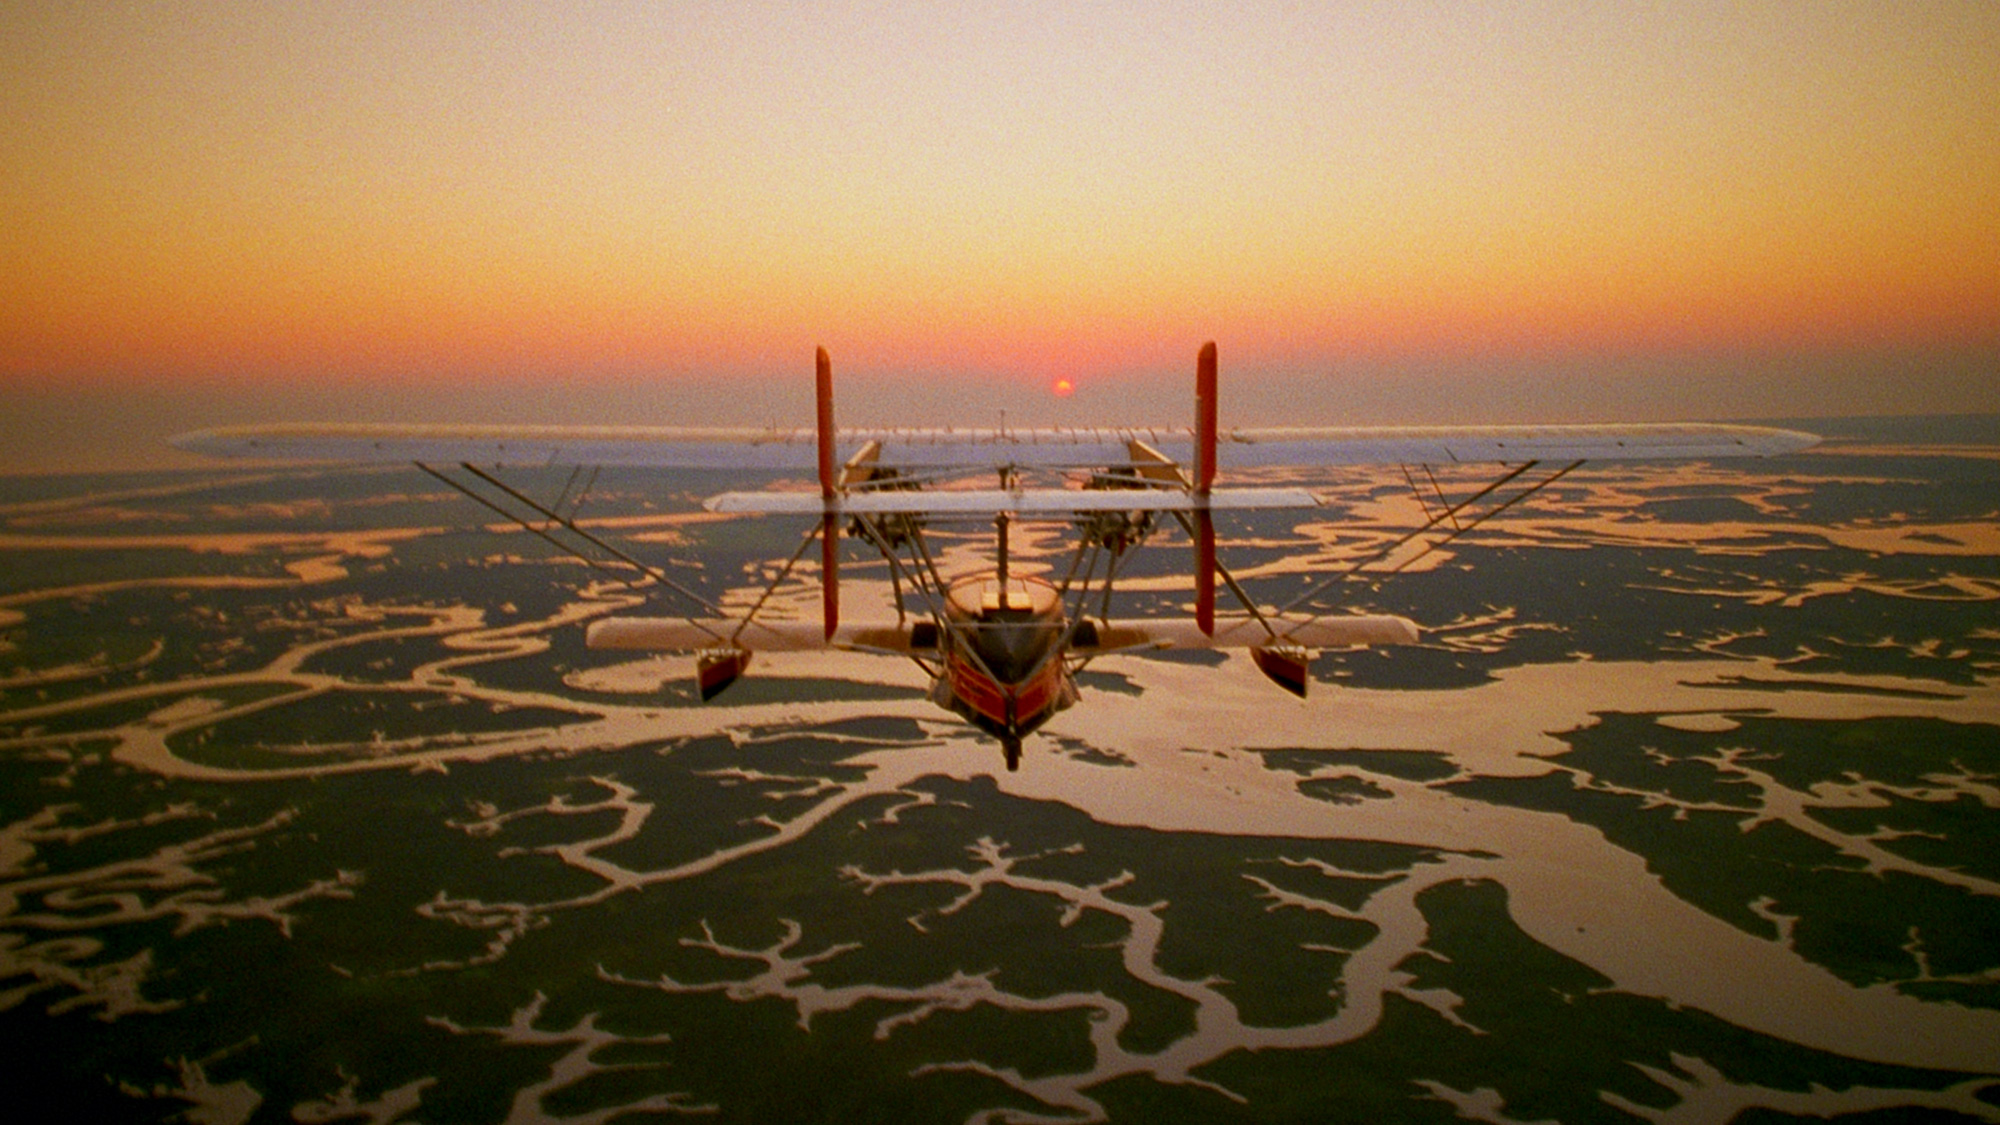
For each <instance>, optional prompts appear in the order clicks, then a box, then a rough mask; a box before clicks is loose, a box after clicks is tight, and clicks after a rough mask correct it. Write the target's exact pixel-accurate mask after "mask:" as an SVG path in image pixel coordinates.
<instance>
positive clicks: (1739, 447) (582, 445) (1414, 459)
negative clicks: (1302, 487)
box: [171, 423, 1819, 471]
mask: <svg viewBox="0 0 2000 1125" xmlns="http://www.w3.org/2000/svg"><path fill="white" fill-rule="evenodd" d="M171 441H172V444H173V445H175V446H177V447H178V448H181V449H185V450H188V451H190V452H194V453H203V454H208V455H210V456H217V457H249V458H256V459H259V460H271V461H374V462H382V461H405V462H407V461H425V462H435V463H457V462H469V463H472V464H480V465H637V466H651V467H655V468H673V469H775V470H796V471H810V470H812V469H813V468H814V467H815V465H816V459H817V456H818V453H817V444H816V441H817V439H816V436H815V434H814V431H812V430H809V429H778V428H764V429H760V428H755V427H741V428H719V427H693V426H429V425H337V424H322V425H281V426H239V427H230V428H224V429H214V430H200V431H197V432H195V433H189V434H182V435H180V436H179V437H176V438H173V439H171ZM1818 441H1819V439H1818V438H1817V437H1815V436H1814V435H1812V434H1806V433H1800V432H1798V431H1795V430H1780V429H1772V428H1768V427H1763V426H1734V425H1722V424H1716V423H1672V424H1662V425H1590V426H1377V427H1294V428H1281V429H1236V430H1223V431H1221V433H1220V434H1219V435H1218V449H1217V460H1218V462H1219V464H1220V465H1221V466H1222V467H1223V468H1266V467H1280V466H1314V465H1397V464H1401V465H1413V464H1451V463H1457V462H1521V461H1536V460H1562V461H1576V460H1597V459H1610V460H1619V461H1625V460H1635V459H1651V458H1709V457H1746V456H1770V455H1773V454H1779V453H1793V452H1797V451H1798V450H1801V449H1806V448H1808V447H1810V446H1812V445H1815V444H1817V443H1818ZM869 442H879V443H880V446H881V451H880V454H879V457H878V459H877V463H879V464H882V465H894V466H899V467H909V468H938V469H973V468H986V467H994V468H997V467H1000V466H1008V465H1011V466H1019V467H1098V466H1106V465H1123V464H1127V463H1129V462H1131V461H1133V460H1134V455H1133V452H1132V449H1133V443H1135V442H1139V443H1144V444H1145V445H1147V446H1150V447H1151V448H1153V449H1157V450H1158V451H1159V452H1160V453H1162V454H1164V455H1166V456H1167V457H1169V458H1171V459H1172V460H1174V461H1177V462H1180V463H1181V464H1188V463H1191V461H1192V458H1193V453H1194V435H1193V433H1192V432H1191V431H1190V430H1188V429H1185V428H1180V429H1176V428H1171V427H1159V428H1130V429H1110V428H1103V429H1097V428H1079V429H1041V430H1011V429H1010V430H977V429H973V430H961V429H848V430H841V431H840V432H839V435H838V437H837V440H836V446H837V447H838V456H839V457H840V458H841V459H842V460H845V459H846V458H847V457H848V456H850V455H852V454H853V453H854V452H856V451H857V450H859V449H860V448H862V447H863V446H864V445H866V444H867V443H869Z"/></svg>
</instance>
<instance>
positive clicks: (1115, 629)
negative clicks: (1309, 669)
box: [1076, 614, 1419, 656]
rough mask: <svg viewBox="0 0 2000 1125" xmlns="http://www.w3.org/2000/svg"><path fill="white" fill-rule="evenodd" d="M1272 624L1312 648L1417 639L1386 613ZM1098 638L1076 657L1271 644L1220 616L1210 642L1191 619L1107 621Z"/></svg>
mask: <svg viewBox="0 0 2000 1125" xmlns="http://www.w3.org/2000/svg"><path fill="white" fill-rule="evenodd" d="M1271 625H1272V628H1274V629H1276V630H1277V631H1278V637H1279V640H1280V641H1281V642H1282V643H1284V644H1287V645H1295V646H1298V647H1302V648H1310V649H1326V648H1353V647H1355V646H1357V645H1413V644H1416V643H1417V640H1418V637H1419V633H1418V630H1417V625H1416V623H1415V622H1414V621H1411V620H1410V619H1409V618H1407V617H1396V616H1392V615H1389V614H1371V615H1366V616H1362V615H1352V616H1342V617H1320V618H1315V619H1313V620H1310V621H1288V620H1286V619H1284V618H1274V619H1272V621H1271ZM1096 633H1097V643H1096V645H1094V646H1092V647H1090V648H1084V647H1082V646H1078V648H1077V650H1076V651H1077V653H1078V654H1079V655H1085V656H1088V655H1091V654H1093V653H1105V652H1119V651H1125V650H1140V649H1166V648H1191V649H1208V648H1254V647H1259V646H1264V645H1268V644H1270V643H1271V635H1270V634H1269V633H1267V632H1265V631H1264V627H1263V626H1261V625H1259V624H1257V622H1256V621H1255V620H1253V619H1251V618H1249V617H1244V616H1227V617H1225V616H1221V615H1218V616H1217V617H1216V619H1215V635H1214V636H1213V637H1210V636H1207V635H1205V634H1203V633H1202V631H1201V626H1200V625H1199V624H1198V623H1197V622H1196V621H1195V620H1194V619H1193V618H1191V617H1187V618H1158V619H1149V618H1134V619H1126V620H1117V621H1109V622H1104V623H1101V624H1099V625H1098V626H1097V629H1096Z"/></svg>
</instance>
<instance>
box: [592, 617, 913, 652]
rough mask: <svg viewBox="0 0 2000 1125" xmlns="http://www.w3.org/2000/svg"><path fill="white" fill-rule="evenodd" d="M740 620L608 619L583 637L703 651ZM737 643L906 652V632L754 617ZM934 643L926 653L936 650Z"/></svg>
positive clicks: (764, 648) (763, 648) (891, 626)
mask: <svg viewBox="0 0 2000 1125" xmlns="http://www.w3.org/2000/svg"><path fill="white" fill-rule="evenodd" d="M741 624H742V623H741V622H739V621H724V620H708V621H690V620H688V619H687V618H684V617H607V618H605V619H603V620H602V621H594V622H592V623H591V625H590V628H589V630H588V631H587V632H586V633H585V634H584V641H585V643H586V644H588V645H589V646H590V647H591V648H596V649H635V650H640V651H645V652H702V651H705V650H709V649H716V648H724V647H730V643H731V642H728V641H726V640H724V638H727V637H729V635H730V634H731V633H732V632H733V631H735V629H736V628H737V626H739V625H741ZM733 643H734V644H735V645H740V646H742V647H743V648H747V649H750V650H752V651H754V652H814V651H818V650H820V649H826V648H841V649H853V650H856V651H861V652H883V653H893V654H898V655H901V654H907V653H909V652H911V651H913V650H912V646H911V644H910V630H909V628H908V627H907V626H898V625H896V624H895V623H893V622H879V623H874V624H870V623H866V622H864V623H861V624H842V625H840V626H839V627H838V628H837V629H835V630H834V633H833V637H832V639H830V640H829V639H828V638H827V636H826V631H825V627H824V626H823V625H822V624H821V623H820V622H818V621H769V622H766V621H753V622H751V623H750V624H749V625H747V626H744V627H743V632H742V635H740V636H738V637H736V638H735V640H734V642H733ZM935 650H936V646H935V645H933V646H932V647H931V650H930V651H935Z"/></svg>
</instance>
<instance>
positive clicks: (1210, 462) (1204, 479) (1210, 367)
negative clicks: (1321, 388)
mask: <svg viewBox="0 0 2000 1125" xmlns="http://www.w3.org/2000/svg"><path fill="white" fill-rule="evenodd" d="M1215 443H1216V436H1215V341H1213V340H1210V341H1209V342H1208V343H1206V344H1203V345H1202V346H1201V354H1200V355H1199V356H1198V357H1197V358H1196V359H1195V367H1194V494H1195V495H1196V496H1201V497H1206V496H1207V495H1208V493H1209V489H1210V488H1211V487H1212V486H1213V485H1214V484H1215ZM1194 622H1195V625H1196V626H1197V627H1199V628H1200V629H1201V631H1202V633H1203V634H1204V635H1206V636H1211V637H1212V636H1214V635H1215V520H1214V518H1213V517H1212V516H1210V515H1209V511H1208V508H1207V507H1206V506H1204V507H1200V508H1196V509H1195V511H1194Z"/></svg>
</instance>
